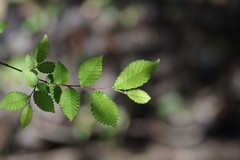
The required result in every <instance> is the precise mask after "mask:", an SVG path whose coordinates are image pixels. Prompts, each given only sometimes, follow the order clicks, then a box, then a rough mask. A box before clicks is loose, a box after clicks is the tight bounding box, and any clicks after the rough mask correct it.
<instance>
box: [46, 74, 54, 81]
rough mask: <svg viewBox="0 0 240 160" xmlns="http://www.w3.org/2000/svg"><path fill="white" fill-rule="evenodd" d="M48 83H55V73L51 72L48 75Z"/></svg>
mask: <svg viewBox="0 0 240 160" xmlns="http://www.w3.org/2000/svg"><path fill="white" fill-rule="evenodd" d="M46 81H47V83H53V74H49V75H47V76H46Z"/></svg>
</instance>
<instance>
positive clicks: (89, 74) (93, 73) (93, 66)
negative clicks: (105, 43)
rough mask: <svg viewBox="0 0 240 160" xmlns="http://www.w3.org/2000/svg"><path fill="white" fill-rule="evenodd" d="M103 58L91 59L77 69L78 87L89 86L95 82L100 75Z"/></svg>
mask: <svg viewBox="0 0 240 160" xmlns="http://www.w3.org/2000/svg"><path fill="white" fill-rule="evenodd" d="M102 59H103V56H97V57H92V58H89V59H88V60H86V61H85V62H83V64H81V66H80V68H79V72H78V78H79V81H80V85H82V86H89V85H91V84H93V83H94V82H96V81H97V80H98V79H99V77H100V75H101V74H102Z"/></svg>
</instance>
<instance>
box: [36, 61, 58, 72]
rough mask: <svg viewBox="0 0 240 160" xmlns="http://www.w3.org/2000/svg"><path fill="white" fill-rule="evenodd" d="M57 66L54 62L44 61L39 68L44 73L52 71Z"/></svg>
mask: <svg viewBox="0 0 240 160" xmlns="http://www.w3.org/2000/svg"><path fill="white" fill-rule="evenodd" d="M54 68H55V63H54V62H42V63H41V64H39V66H38V70H39V71H40V72H42V73H52V72H53V71H54Z"/></svg>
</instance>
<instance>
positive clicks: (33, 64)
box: [25, 55, 36, 70]
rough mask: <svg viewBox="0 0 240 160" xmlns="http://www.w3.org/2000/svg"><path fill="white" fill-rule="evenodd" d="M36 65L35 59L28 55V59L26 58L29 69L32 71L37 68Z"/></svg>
mask: <svg viewBox="0 0 240 160" xmlns="http://www.w3.org/2000/svg"><path fill="white" fill-rule="evenodd" d="M35 63H36V62H35V60H34V58H33V57H31V56H29V55H26V57H25V64H26V66H27V68H28V69H29V70H31V69H33V68H34V67H35V65H36V64H35Z"/></svg>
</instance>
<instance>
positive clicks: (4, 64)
mask: <svg viewBox="0 0 240 160" xmlns="http://www.w3.org/2000/svg"><path fill="white" fill-rule="evenodd" d="M0 64H1V65H3V66H6V67H9V68H12V69H14V70H16V71H18V72H22V70H21V69H18V68H16V67H13V66H10V65H9V64H6V63H3V62H1V61H0Z"/></svg>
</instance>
